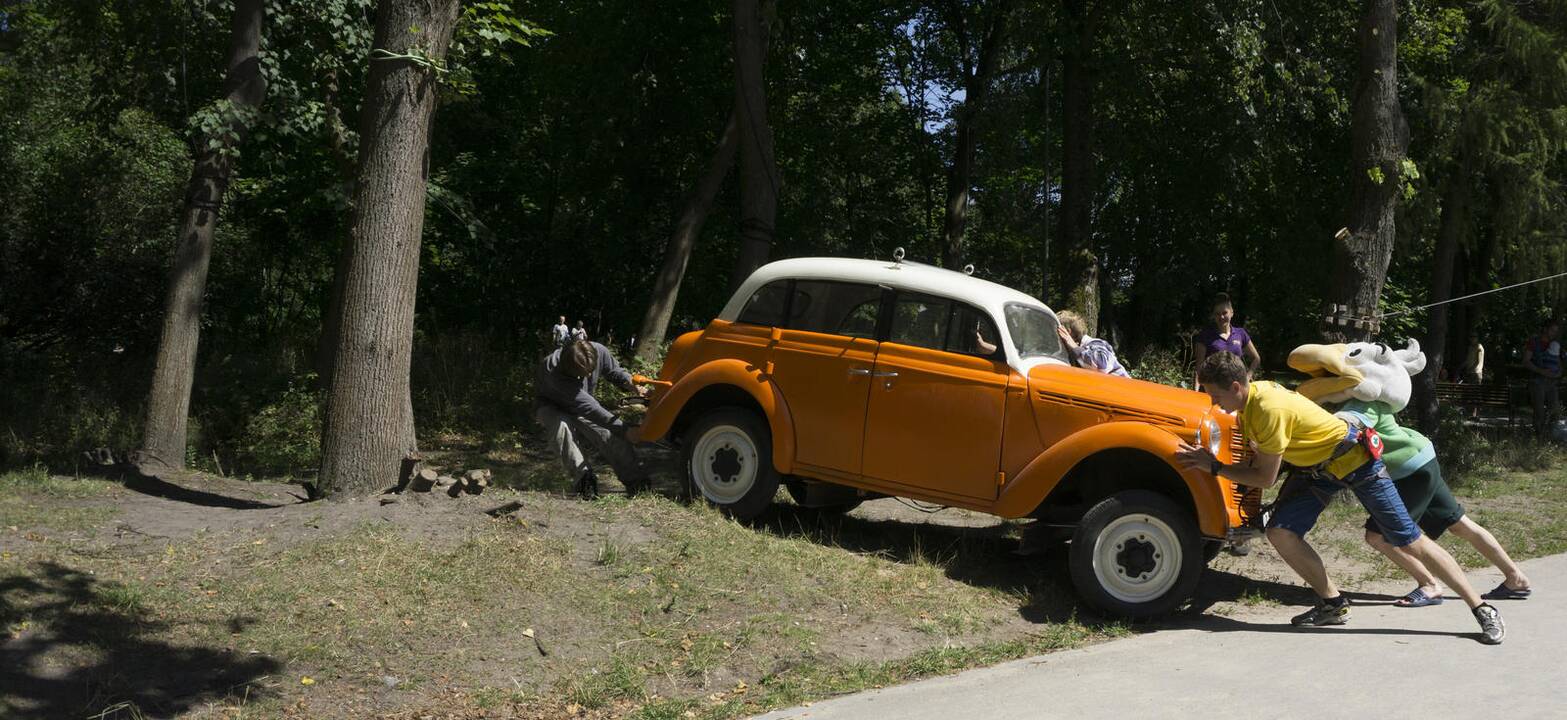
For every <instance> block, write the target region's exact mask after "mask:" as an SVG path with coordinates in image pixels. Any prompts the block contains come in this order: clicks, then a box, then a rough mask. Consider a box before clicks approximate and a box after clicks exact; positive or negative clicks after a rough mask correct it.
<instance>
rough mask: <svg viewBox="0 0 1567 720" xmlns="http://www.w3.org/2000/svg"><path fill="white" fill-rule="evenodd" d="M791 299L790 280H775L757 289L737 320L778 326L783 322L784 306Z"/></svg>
mask: <svg viewBox="0 0 1567 720" xmlns="http://www.w3.org/2000/svg"><path fill="white" fill-rule="evenodd" d="M788 301H789V281H788V280H774V281H772V282H770V283H767V284H766V285H763V286H761V287H759V288H757V289H756V294H754V295H752V296H751V299H750V300H747V301H746V303H745V309H744V310H741V311H740V317H738V318H736V322H743V323H750V324H752V325H767V326H778V325H782V324H783V316H784V308H785V306H786V305H787V303H788Z"/></svg>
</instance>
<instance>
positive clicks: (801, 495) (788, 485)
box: [784, 480, 864, 515]
mask: <svg viewBox="0 0 1567 720" xmlns="http://www.w3.org/2000/svg"><path fill="white" fill-rule="evenodd" d="M784 489H786V490H788V491H789V497H790V499H792V500H794V504H796V505H799V506H800V507H803V508H810V509H812V510H815V511H816V512H819V513H823V514H826V515H843V514H844V513H847V512H849V511H850V510H853V509H855V508H857V507H859V506H860V503H861V502H864V501H863V500H860V499H855V500H850V501H848V502H841V503H833V504H831V505H807V504H805V502H806V497H805V481H804V480H785V481H784Z"/></svg>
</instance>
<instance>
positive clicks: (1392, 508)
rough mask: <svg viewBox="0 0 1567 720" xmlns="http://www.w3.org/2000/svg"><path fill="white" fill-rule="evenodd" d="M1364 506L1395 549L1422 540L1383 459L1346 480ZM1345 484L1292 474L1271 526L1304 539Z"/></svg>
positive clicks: (1277, 505) (1360, 468) (1361, 469)
mask: <svg viewBox="0 0 1567 720" xmlns="http://www.w3.org/2000/svg"><path fill="white" fill-rule="evenodd" d="M1344 482H1345V483H1348V484H1349V487H1350V489H1351V490H1353V491H1354V492H1355V497H1356V498H1357V499H1359V500H1360V505H1361V506H1362V507H1364V508H1365V509H1366V512H1368V513H1370V514H1371V520H1372V521H1373V522H1375V523H1376V525H1377V527H1378V529H1380V530H1381V531H1382V537H1384V538H1387V541H1388V544H1390V545H1392V546H1393V547H1404V546H1406V545H1408V544H1410V543H1412V542H1414V541H1416V540H1419V539H1420V527H1419V526H1418V525H1416V524H1415V521H1414V520H1412V519H1410V517H1409V510H1407V509H1406V508H1405V507H1404V501H1403V500H1402V499H1400V498H1399V497H1398V489H1397V488H1395V487H1394V486H1393V480H1392V479H1391V478H1389V477H1388V475H1387V469H1386V468H1385V467H1383V465H1382V461H1381V460H1372V461H1371V462H1368V463H1366V464H1365V465H1362V466H1360V467H1358V468H1356V469H1355V471H1354V472H1352V473H1350V474H1349V475H1348V476H1347V477H1345V478H1344ZM1343 489H1344V485H1342V484H1340V483H1336V482H1333V481H1332V480H1330V479H1328V478H1326V477H1322V476H1320V475H1306V474H1304V473H1302V474H1299V475H1292V476H1291V477H1290V478H1289V479H1288V480H1286V481H1285V483H1284V488H1283V489H1281V490H1280V491H1279V498H1278V500H1277V501H1275V502H1274V504H1273V515H1272V516H1270V517H1269V518H1268V527H1270V528H1275V527H1276V528H1283V529H1285V530H1289V531H1291V532H1293V533H1295V534H1296V535H1301V536H1304V535H1305V534H1306V533H1307V532H1309V531H1310V530H1311V528H1312V526H1314V525H1316V524H1317V516H1319V515H1321V514H1322V510H1323V509H1324V508H1326V507H1327V506H1328V501H1329V500H1331V499H1332V497H1333V495H1334V494H1335V493H1337V492H1338V491H1340V490H1343Z"/></svg>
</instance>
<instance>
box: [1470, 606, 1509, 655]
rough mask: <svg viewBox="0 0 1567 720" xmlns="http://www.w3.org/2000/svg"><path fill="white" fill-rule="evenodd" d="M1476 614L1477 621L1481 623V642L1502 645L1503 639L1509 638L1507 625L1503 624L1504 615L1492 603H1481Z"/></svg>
mask: <svg viewBox="0 0 1567 720" xmlns="http://www.w3.org/2000/svg"><path fill="white" fill-rule="evenodd" d="M1474 613H1475V619H1476V620H1478V621H1480V642H1483V643H1485V644H1487V645H1501V644H1502V638H1504V637H1507V624H1506V623H1504V622H1502V613H1501V612H1500V611H1498V610H1497V609H1496V608H1494V607H1492V606H1491V603H1480V605H1479V606H1477V607H1476V608H1475V609H1474Z"/></svg>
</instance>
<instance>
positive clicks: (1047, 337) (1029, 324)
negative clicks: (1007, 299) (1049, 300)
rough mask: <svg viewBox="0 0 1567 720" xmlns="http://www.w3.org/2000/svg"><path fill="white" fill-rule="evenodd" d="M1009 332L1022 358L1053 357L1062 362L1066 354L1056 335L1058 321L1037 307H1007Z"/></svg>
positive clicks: (1017, 305)
mask: <svg viewBox="0 0 1567 720" xmlns="http://www.w3.org/2000/svg"><path fill="white" fill-rule="evenodd" d="M1006 316H1007V332H1008V333H1010V334H1011V335H1012V344H1013V345H1015V346H1017V354H1018V357H1020V358H1031V357H1053V358H1055V359H1057V360H1060V361H1062V362H1065V361H1066V354H1065V353H1064V352H1063V351H1062V349H1061V338H1060V337H1058V336H1057V335H1056V319H1055V318H1054V317H1051V315H1050V313H1047V312H1045V311H1044V310H1041V309H1039V308H1036V307H1029V306H1027V305H1022V304H1018V303H1013V304H1011V305H1008V306H1007V307H1006Z"/></svg>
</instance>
